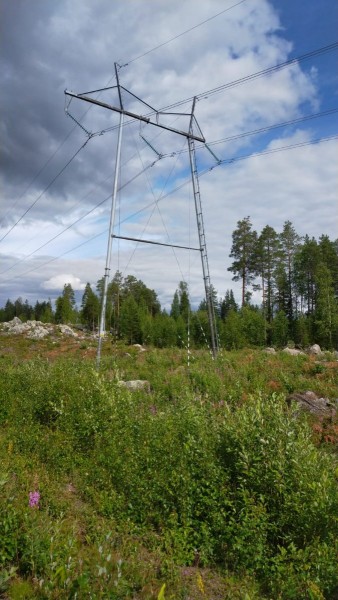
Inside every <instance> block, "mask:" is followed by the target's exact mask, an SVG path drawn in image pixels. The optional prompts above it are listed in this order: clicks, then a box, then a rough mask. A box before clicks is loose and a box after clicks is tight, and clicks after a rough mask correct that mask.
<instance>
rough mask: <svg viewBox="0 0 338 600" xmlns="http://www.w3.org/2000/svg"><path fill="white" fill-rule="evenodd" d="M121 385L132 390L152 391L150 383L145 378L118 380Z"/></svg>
mask: <svg viewBox="0 0 338 600" xmlns="http://www.w3.org/2000/svg"><path fill="white" fill-rule="evenodd" d="M118 385H119V386H120V387H125V388H127V389H128V390H131V391H133V392H134V391H137V390H144V391H146V392H150V383H149V381H147V380H145V379H134V380H131V381H118Z"/></svg>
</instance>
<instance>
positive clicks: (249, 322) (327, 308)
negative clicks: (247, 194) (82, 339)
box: [0, 217, 338, 350]
mask: <svg viewBox="0 0 338 600" xmlns="http://www.w3.org/2000/svg"><path fill="white" fill-rule="evenodd" d="M230 257H231V258H232V259H233V262H232V264H231V266H230V267H229V268H228V270H229V271H231V272H232V273H233V280H234V281H241V287H242V294H241V296H242V299H241V305H238V304H237V302H236V300H235V298H234V294H233V291H232V290H227V291H226V293H225V296H224V297H223V298H219V297H218V294H217V292H216V290H215V289H213V288H211V290H210V294H211V295H212V298H213V303H214V306H215V313H216V318H217V321H218V333H219V338H220V344H221V346H222V347H224V348H226V349H229V350H230V349H239V348H242V347H245V346H264V345H274V346H277V347H282V346H285V345H286V344H288V343H289V344H290V343H292V344H295V345H297V346H302V347H305V346H308V345H309V344H312V343H315V342H316V343H319V344H320V345H321V346H322V347H323V348H328V349H331V348H336V347H337V345H338V241H335V242H332V241H331V240H330V239H329V238H328V237H327V236H325V235H322V236H321V237H320V238H319V240H318V241H317V240H315V239H314V238H311V239H310V238H309V237H308V236H305V238H303V239H302V238H301V237H300V236H299V235H298V234H297V233H296V231H295V229H294V227H293V225H292V223H291V222H290V221H286V223H285V224H284V227H283V230H282V232H281V233H277V232H276V231H275V230H274V229H273V228H272V227H270V226H268V225H267V226H266V227H264V229H263V230H262V232H261V233H260V234H258V233H257V232H256V231H255V230H254V229H253V228H252V224H251V221H250V217H246V218H245V219H243V220H241V221H238V223H237V227H236V229H235V231H234V232H233V234H232V248H231V253H230ZM102 292H103V278H102V279H100V280H99V281H98V282H97V285H96V290H95V291H94V290H93V289H92V287H91V285H90V284H89V283H87V285H86V287H85V290H84V293H83V296H82V301H81V306H80V308H77V307H76V301H75V293H74V290H73V289H72V286H71V285H70V284H66V285H65V286H64V289H63V292H62V294H61V296H59V297H58V298H57V299H56V303H55V309H54V310H53V307H52V303H51V301H50V300H48V301H43V302H36V304H35V306H34V307H33V306H31V305H30V304H29V303H28V301H27V300H26V301H23V300H22V298H18V299H17V300H16V301H15V302H11V301H10V300H8V301H7V303H6V305H5V307H4V308H2V309H0V321H10V320H11V319H13V317H14V316H18V317H20V319H22V320H28V319H36V320H39V321H42V322H46V323H47V322H49V323H50V322H52V323H73V324H74V323H82V324H83V325H84V326H85V327H87V328H88V329H91V330H95V329H97V327H98V324H99V317H100V308H101V302H102ZM253 293H255V296H257V294H259V295H260V296H261V302H258V303H257V304H256V305H254V304H253V303H252V298H253ZM106 329H107V330H108V331H111V333H112V334H113V335H114V336H116V338H117V339H123V340H125V341H126V342H128V343H141V344H152V345H154V346H157V347H168V346H180V347H182V346H186V345H187V344H188V343H190V344H191V345H192V346H195V347H202V346H205V345H206V343H209V333H208V331H209V327H208V317H207V311H206V302H205V301H202V302H201V304H200V306H199V307H198V309H197V310H195V311H193V310H192V308H191V303H190V298H189V290H188V286H187V284H186V283H185V282H183V281H181V282H180V283H179V285H178V288H177V290H176V291H175V293H174V295H173V300H172V303H171V309H170V311H169V312H167V311H165V310H162V308H161V305H160V302H159V300H158V298H157V294H156V292H155V291H154V290H152V289H149V288H148V287H147V286H146V285H145V284H144V283H143V282H142V281H141V280H138V279H136V277H134V276H132V275H128V276H127V277H123V276H122V274H121V273H120V272H119V271H117V272H116V273H115V276H114V277H113V279H112V280H111V282H110V283H109V286H108V294H107V310H106Z"/></svg>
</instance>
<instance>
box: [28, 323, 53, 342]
mask: <svg viewBox="0 0 338 600" xmlns="http://www.w3.org/2000/svg"><path fill="white" fill-rule="evenodd" d="M49 333H50V332H49V330H48V329H46V328H45V327H41V325H38V326H37V327H34V328H32V329H31V330H30V332H29V333H28V335H27V337H28V338H29V339H31V340H42V339H43V338H44V337H46V335H49Z"/></svg>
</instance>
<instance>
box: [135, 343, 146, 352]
mask: <svg viewBox="0 0 338 600" xmlns="http://www.w3.org/2000/svg"><path fill="white" fill-rule="evenodd" d="M133 347H134V348H136V349H137V350H138V351H139V352H146V349H145V348H143V346H141V344H133Z"/></svg>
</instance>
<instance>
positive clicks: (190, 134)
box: [65, 63, 218, 367]
mask: <svg viewBox="0 0 338 600" xmlns="http://www.w3.org/2000/svg"><path fill="white" fill-rule="evenodd" d="M115 76H116V86H112V87H109V88H103V89H100V90H92V91H90V92H84V93H82V94H75V93H74V92H71V91H69V90H65V95H66V96H70V97H71V98H78V99H79V100H84V101H85V102H89V103H90V104H95V105H97V106H101V107H102V108H106V109H108V110H111V111H113V112H117V113H119V114H120V120H119V126H118V139H117V150H116V160H115V173H114V184H113V192H112V204H111V211H110V223H109V236H108V243H107V254H106V266H105V272H104V286H103V295H102V305H101V315H100V328H99V343H98V349H97V366H98V367H99V366H100V360H101V347H102V340H103V338H104V336H105V320H106V305H107V291H108V281H109V272H110V262H111V249H112V241H113V238H120V239H133V240H134V241H137V242H141V243H148V244H150V243H151V244H156V245H159V246H171V247H180V248H185V249H187V250H197V251H199V252H200V254H201V261H202V271H203V281H204V288H205V298H206V304H207V311H208V320H209V327H210V336H211V346H212V353H213V357H214V358H215V357H216V355H217V351H218V337H217V329H216V317H215V308H214V304H213V297H212V286H211V283H210V272H209V264H208V255H207V247H206V241H205V231H204V222H203V213H202V204H201V194H200V188H199V180H198V171H197V164H196V151H195V141H197V142H202V143H205V138H204V136H203V134H202V132H201V130H200V128H199V126H198V123H197V121H196V118H195V115H194V111H195V104H196V98H194V100H193V105H192V110H191V113H190V114H189V115H188V116H190V125H189V130H188V131H182V130H180V129H175V128H174V127H169V126H167V125H165V124H164V123H161V122H160V117H161V115H170V114H172V113H168V112H159V111H156V110H155V109H154V108H153V107H152V106H150V105H149V104H147V103H146V102H144V101H143V100H141V98H139V97H138V96H135V94H133V93H132V92H130V91H129V90H127V89H126V88H124V87H123V86H122V85H121V84H120V81H119V75H118V65H117V63H115ZM110 89H117V91H118V98H119V106H113V105H111V104H107V103H105V102H101V101H99V100H97V99H96V98H92V97H91V96H88V94H93V93H96V92H102V91H106V90H110ZM121 90H125V91H126V92H128V93H129V94H131V95H132V96H133V97H134V98H136V100H138V101H139V102H141V103H142V104H144V105H146V106H147V107H148V108H150V109H151V110H152V111H153V112H154V113H155V114H156V120H155V121H153V120H152V119H151V118H150V117H145V116H143V115H138V114H136V113H133V112H130V111H128V110H126V109H125V108H124V106H123V102H122V94H121ZM175 114H176V115H177V114H181V113H175ZM125 115H126V116H128V117H131V118H132V119H137V120H139V121H142V122H144V123H147V124H148V125H154V127H160V128H162V129H166V130H167V131H171V132H172V133H175V134H177V135H181V136H184V137H185V138H186V139H187V140H188V145H189V156H190V168H191V178H192V185H193V193H194V200H195V212H196V221H197V230H198V237H199V248H190V247H188V246H175V245H174V244H162V243H160V242H154V241H150V240H144V239H137V238H126V237H123V236H118V235H114V222H115V212H116V197H117V189H118V176H119V170H120V159H121V145H122V131H123V123H124V116H125ZM185 116H186V115H185ZM194 126H196V127H197V128H198V133H199V134H198V135H197V134H196V133H195V127H194Z"/></svg>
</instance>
